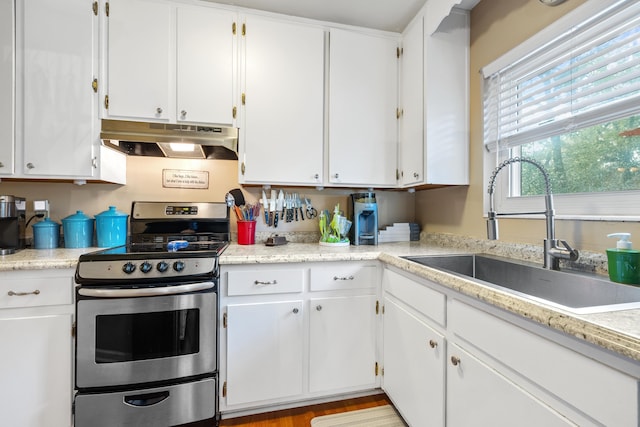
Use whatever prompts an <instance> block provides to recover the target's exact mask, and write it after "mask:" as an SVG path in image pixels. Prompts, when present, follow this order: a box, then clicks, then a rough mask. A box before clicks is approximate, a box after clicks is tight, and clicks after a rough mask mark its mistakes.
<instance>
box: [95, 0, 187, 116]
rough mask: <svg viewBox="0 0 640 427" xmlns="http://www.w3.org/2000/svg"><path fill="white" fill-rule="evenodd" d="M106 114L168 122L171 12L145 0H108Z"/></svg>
mask: <svg viewBox="0 0 640 427" xmlns="http://www.w3.org/2000/svg"><path fill="white" fill-rule="evenodd" d="M107 19H108V25H109V30H108V52H109V53H108V71H107V78H108V94H109V106H108V110H107V111H108V115H109V117H110V118H130V119H137V120H141V121H143V120H145V119H156V120H168V118H169V114H170V105H171V104H170V99H169V94H170V86H169V85H170V75H169V72H170V63H171V61H172V58H173V56H172V47H173V46H175V43H174V42H173V40H172V37H171V35H172V10H171V6H170V5H169V4H168V3H164V2H157V1H151V0H110V1H109V17H108V18H107Z"/></svg>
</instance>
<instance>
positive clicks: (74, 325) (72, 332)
mask: <svg viewBox="0 0 640 427" xmlns="http://www.w3.org/2000/svg"><path fill="white" fill-rule="evenodd" d="M71 337H72V338H75V337H76V322H73V324H72V325H71Z"/></svg>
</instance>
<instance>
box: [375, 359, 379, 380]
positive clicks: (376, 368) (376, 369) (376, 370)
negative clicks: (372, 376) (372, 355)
mask: <svg viewBox="0 0 640 427" xmlns="http://www.w3.org/2000/svg"><path fill="white" fill-rule="evenodd" d="M375 372H376V377H377V376H378V362H376V366H375Z"/></svg>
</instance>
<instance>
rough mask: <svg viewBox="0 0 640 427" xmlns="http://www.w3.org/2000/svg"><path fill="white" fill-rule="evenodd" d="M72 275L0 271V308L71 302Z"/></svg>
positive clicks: (66, 303)
mask: <svg viewBox="0 0 640 427" xmlns="http://www.w3.org/2000/svg"><path fill="white" fill-rule="evenodd" d="M73 288H74V281H73V276H71V275H68V274H65V275H60V274H58V275H55V276H48V275H45V274H43V275H42V276H40V275H37V276H30V275H29V273H25V274H24V275H23V274H15V273H14V274H10V273H7V274H6V275H3V274H1V273H0V308H18V307H39V306H47V305H68V304H73Z"/></svg>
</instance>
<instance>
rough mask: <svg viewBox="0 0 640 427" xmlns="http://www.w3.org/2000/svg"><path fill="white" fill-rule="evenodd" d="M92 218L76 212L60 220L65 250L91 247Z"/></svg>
mask: <svg viewBox="0 0 640 427" xmlns="http://www.w3.org/2000/svg"><path fill="white" fill-rule="evenodd" d="M93 222H94V220H93V218H89V217H88V216H86V215H85V214H84V213H83V212H82V211H76V213H75V214H73V215H69V216H68V217H66V218H63V219H62V234H63V235H64V247H65V248H89V247H91V246H92V245H93Z"/></svg>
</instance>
